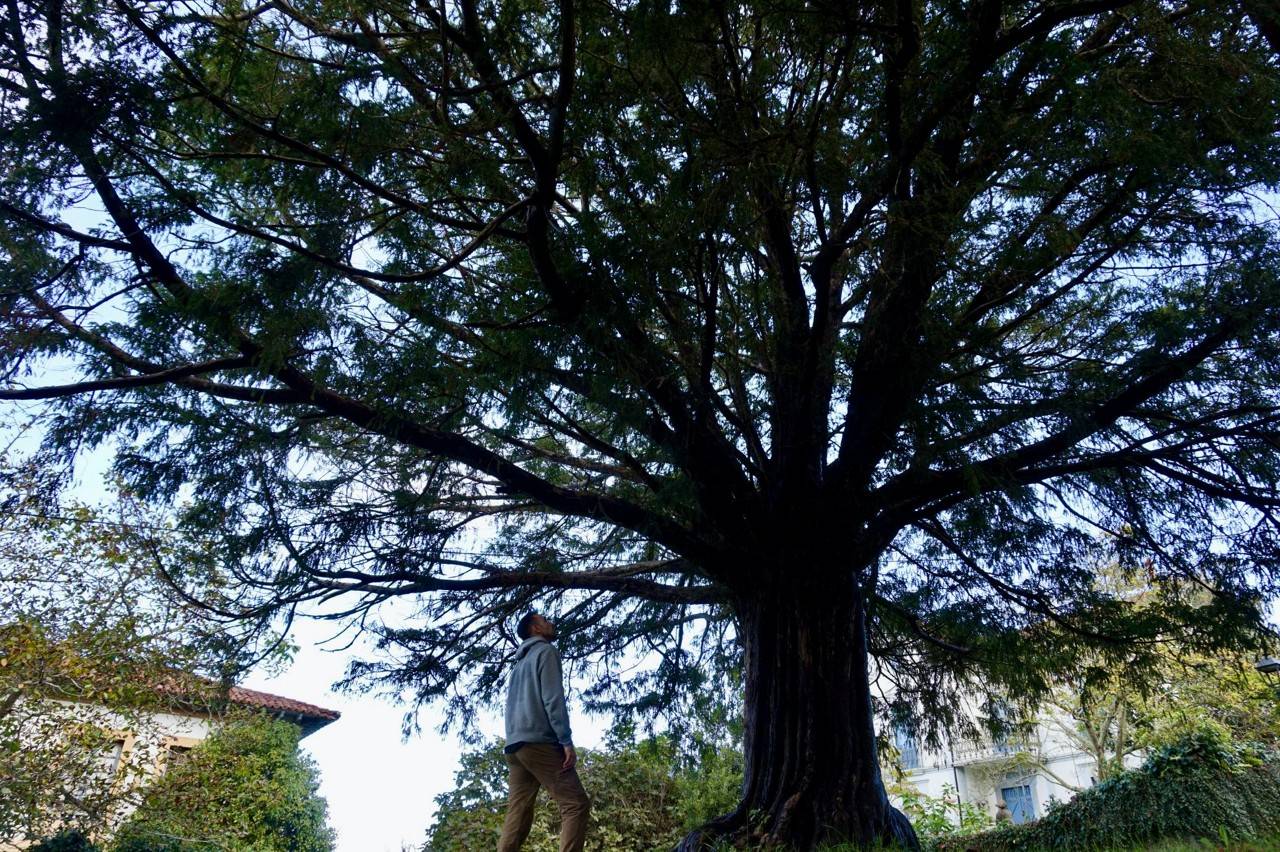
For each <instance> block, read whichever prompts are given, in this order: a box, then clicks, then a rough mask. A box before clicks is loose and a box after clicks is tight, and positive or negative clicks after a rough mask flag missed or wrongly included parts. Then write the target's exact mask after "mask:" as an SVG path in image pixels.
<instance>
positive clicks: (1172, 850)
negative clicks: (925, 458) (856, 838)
mask: <svg viewBox="0 0 1280 852" xmlns="http://www.w3.org/2000/svg"><path fill="white" fill-rule="evenodd" d="M819 852H861V850H858V849H857V848H856V847H853V846H848V845H844V844H841V845H838V846H824V847H823V848H822V849H821V850H819ZM1058 852H1062V850H1059V851H1058ZM1106 852H1280V837H1273V838H1271V839H1269V840H1250V841H1235V840H1232V841H1227V842H1226V843H1223V842H1222V841H1220V840H1162V841H1161V842H1159V843H1156V844H1153V845H1150V846H1125V847H1115V848H1113V849H1108V850H1106Z"/></svg>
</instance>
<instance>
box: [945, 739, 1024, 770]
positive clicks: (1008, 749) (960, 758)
mask: <svg viewBox="0 0 1280 852" xmlns="http://www.w3.org/2000/svg"><path fill="white" fill-rule="evenodd" d="M1019 753H1025V754H1031V755H1038V754H1039V753H1040V744H1039V743H1038V742H1036V741H1035V740H1033V739H1031V738H1029V737H1014V736H1011V737H1003V738H998V739H983V740H979V741H977V742H964V743H958V744H957V745H956V746H955V750H954V752H953V754H954V755H955V765H956V766H966V765H970V764H974V763H995V762H996V761H1000V760H1008V759H1009V758H1011V757H1013V756H1014V755H1016V754H1019Z"/></svg>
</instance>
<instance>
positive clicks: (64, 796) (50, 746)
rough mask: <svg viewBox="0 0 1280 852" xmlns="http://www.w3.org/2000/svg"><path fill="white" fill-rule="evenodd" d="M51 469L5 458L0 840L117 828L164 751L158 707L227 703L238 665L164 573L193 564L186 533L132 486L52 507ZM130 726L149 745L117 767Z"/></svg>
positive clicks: (1, 472)
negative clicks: (183, 561)
mask: <svg viewBox="0 0 1280 852" xmlns="http://www.w3.org/2000/svg"><path fill="white" fill-rule="evenodd" d="M47 480H48V471H42V470H39V469H37V468H33V467H29V466H20V467H15V466H12V465H10V464H9V462H8V459H7V458H4V459H0V504H2V506H3V511H0V779H3V782H2V783H3V786H4V794H3V795H0V838H5V839H15V840H24V841H28V842H29V841H31V840H34V839H35V838H39V837H42V836H45V835H48V834H49V833H51V832H53V831H55V830H59V829H63V828H67V827H72V828H75V829H78V830H82V831H83V832H85V833H86V834H91V835H95V836H96V835H98V834H99V833H101V832H104V831H109V829H110V828H111V826H112V825H113V824H114V823H115V822H116V820H117V819H118V817H119V815H120V814H121V813H122V811H123V810H126V809H127V808H128V807H129V806H130V805H132V804H134V803H136V802H137V799H138V796H139V790H140V786H141V785H142V784H143V783H144V782H145V780H146V775H147V771H148V769H149V767H150V766H151V765H152V764H154V762H155V760H156V758H157V756H158V755H157V754H156V753H155V749H156V748H158V737H149V736H147V734H149V733H150V732H152V730H151V729H152V727H153V724H152V719H151V714H152V713H153V712H154V711H156V710H159V709H166V708H167V707H170V706H171V705H172V702H173V700H174V699H175V697H178V696H179V695H180V696H181V698H182V699H183V700H184V701H186V702H188V703H189V705H190V706H200V705H204V706H210V705H211V704H215V703H217V702H218V698H219V692H218V689H217V684H216V681H215V680H214V679H212V678H214V677H216V676H217V675H221V674H226V673H230V672H232V671H234V670H235V665H234V659H233V657H234V652H235V650H236V648H235V644H234V643H233V642H230V641H228V634H226V633H224V632H222V631H220V630H218V629H217V626H216V625H210V624H209V623H208V622H207V620H205V619H204V617H203V615H202V613H200V612H199V611H196V610H193V609H192V608H190V607H189V606H188V605H187V604H186V603H185V602H183V601H181V600H180V599H179V598H178V597H177V596H175V595H174V594H173V593H172V589H171V588H170V587H169V586H168V585H167V584H166V583H165V581H164V579H163V577H162V576H161V575H160V573H159V571H158V566H159V567H163V566H165V565H166V564H169V563H171V562H172V561H174V560H176V559H177V558H178V556H177V554H179V553H182V554H184V556H186V555H190V556H192V557H193V559H192V561H193V562H194V561H196V560H195V558H194V555H195V550H194V549H192V548H190V547H189V542H188V541H187V540H186V539H184V537H183V536H182V535H181V534H180V533H178V532H177V531H175V530H173V529H172V528H171V527H170V526H169V525H167V524H166V523H165V522H164V519H163V517H162V516H161V515H160V513H158V512H155V511H152V510H149V509H147V508H146V507H144V506H141V505H139V504H138V503H137V502H136V501H133V500H131V499H129V498H128V497H127V496H125V495H121V496H119V497H118V498H117V499H116V500H115V501H113V502H112V503H110V504H108V506H107V507H104V508H98V507H90V506H85V505H74V504H72V505H62V506H57V505H51V496H52V495H51V490H52V489H51V488H50V486H49V483H48V481H47ZM228 663H231V665H230V666H228V665H227V664H228ZM196 673H203V674H205V675H207V676H210V678H209V679H200V678H197V677H196V676H195V675H196ZM121 732H132V733H134V734H137V735H139V737H138V739H139V741H140V743H141V744H140V745H139V746H138V747H137V748H134V749H133V750H132V751H131V752H130V754H129V755H128V759H122V760H121V761H120V762H119V763H118V764H117V765H115V766H114V767H112V766H111V764H112V763H114V762H115V759H114V758H113V757H112V754H113V751H114V748H115V745H114V744H115V742H116V740H117V739H118V737H119V735H120V734H121ZM120 756H121V758H124V757H125V755H124V753H123V751H122V752H121V754H120Z"/></svg>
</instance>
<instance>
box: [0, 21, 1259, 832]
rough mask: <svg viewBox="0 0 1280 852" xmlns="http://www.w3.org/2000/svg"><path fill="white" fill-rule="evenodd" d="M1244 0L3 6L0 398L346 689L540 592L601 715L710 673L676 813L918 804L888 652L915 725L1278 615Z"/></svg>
mask: <svg viewBox="0 0 1280 852" xmlns="http://www.w3.org/2000/svg"><path fill="white" fill-rule="evenodd" d="M1272 5H1273V4H1271V3H1265V2H1257V3H1240V4H1237V3H1234V2H1228V3H1207V2H1199V0H1193V2H1191V3H1188V4H1183V3H1173V2H1115V0H1061V1H1059V0H1046V2H999V0H973V2H968V3H960V2H952V3H932V2H931V3H922V2H897V3H893V2H886V3H876V4H862V5H848V4H844V5H840V4H828V3H826V2H824V1H823V0H813V1H812V2H781V3H759V2H754V0H748V2H743V3H739V4H732V5H726V4H723V3H681V4H674V5H673V4H663V3H655V2H650V0H638V2H634V3H621V4H609V3H592V2H586V3H582V2H578V0H560V2H558V3H556V4H547V5H543V4H525V3H521V2H516V1H515V0H494V1H493V2H481V0H455V2H447V3H441V4H434V3H429V2H403V0H380V2H377V3H365V2H363V1H362V0H352V2H349V3H344V4H333V3H328V2H322V0H269V2H265V3H262V4H258V5H249V4H243V3H240V2H237V0H225V2H221V3H199V2H179V0H160V2H150V3H145V4H144V3H137V2H132V0H108V2H104V3H87V2H82V0H71V2H67V0H7V3H6V4H5V5H4V7H3V9H4V11H3V13H2V14H3V26H0V31H2V32H3V36H2V39H3V43H2V44H0V66H2V67H3V73H0V98H2V101H0V103H2V104H3V107H2V109H3V119H2V124H3V127H4V130H3V131H2V135H0V140H2V141H0V152H2V153H0V158H2V160H0V162H2V163H3V170H2V172H0V174H2V177H0V215H3V217H4V218H5V220H6V222H7V230H6V231H4V232H3V234H0V247H2V248H0V250H2V251H3V252H4V254H5V256H6V259H7V263H6V265H5V268H4V269H3V270H2V271H0V275H2V276H3V291H4V294H5V295H4V298H5V313H4V317H5V319H4V330H3V335H4V336H3V341H4V343H3V353H4V359H5V360H4V365H5V371H6V372H5V376H6V378H7V379H8V384H7V389H6V390H5V391H4V392H3V396H4V397H5V398H8V399H11V400H49V401H50V402H49V404H48V406H47V407H45V408H43V409H42V410H43V412H44V415H43V416H44V417H45V426H46V429H47V432H46V434H47V436H48V439H47V443H46V447H47V450H48V452H50V453H55V454H56V453H61V454H63V455H67V454H71V453H73V452H74V451H76V450H77V449H79V448H81V447H84V446H93V445H96V444H99V443H102V442H108V441H114V442H115V446H116V448H117V449H116V467H117V470H118V471H119V472H120V474H122V475H124V476H126V477H127V478H128V479H129V481H130V482H131V483H132V485H133V487H134V488H136V489H137V490H138V492H139V493H141V494H145V495H147V496H148V497H150V498H153V499H157V500H164V499H176V498H189V504H188V508H187V510H186V513H185V516H186V523H187V524H188V525H189V526H190V527H192V528H193V529H195V530H203V531H206V532H207V533H209V534H218V535H220V536H223V537H224V538H225V543H224V545H223V546H224V549H225V553H226V557H227V560H228V564H229V565H230V566H231V570H233V571H234V579H233V582H231V583H230V584H228V585H227V586H225V589H226V598H227V599H225V600H221V601H219V602H218V603H217V606H219V607H220V609H221V610H222V611H223V612H225V613H226V614H227V615H228V616H235V615H252V616H255V617H262V616H263V615H264V614H270V613H273V612H277V613H280V614H281V616H282V617H285V618H287V617H289V616H290V615H291V614H292V613H293V611H294V610H295V609H296V608H298V607H299V606H304V605H305V606H312V607H314V606H323V607H324V608H325V609H324V611H325V612H326V614H328V615H330V616H332V617H335V618H339V619H346V620H348V621H349V622H350V623H352V624H359V625H361V626H364V627H366V628H367V629H370V630H374V631H376V632H377V633H378V634H379V636H380V641H381V643H382V645H383V651H384V655H383V656H381V657H379V658H378V659H376V660H373V661H370V662H369V663H367V664H366V665H365V666H363V667H360V668H358V669H357V670H356V671H353V673H352V674H353V679H354V680H357V681H360V682H366V683H367V682H371V680H372V681H378V680H381V681H383V682H385V683H386V684H388V685H390V687H391V688H393V689H407V690H409V691H410V692H412V694H414V695H415V696H416V697H418V698H419V699H423V700H429V699H435V698H444V699H446V700H447V701H449V702H450V706H452V707H453V708H454V709H455V710H457V711H459V712H462V713H464V714H465V713H466V712H467V710H468V708H469V707H470V706H472V704H473V702H474V701H476V700H481V701H483V700H484V699H485V698H486V697H488V696H492V695H493V694H494V692H495V690H497V689H499V688H500V684H501V672H502V666H503V660H504V655H505V654H506V653H507V650H508V648H509V647H510V646H509V643H508V641H507V638H508V637H507V636H506V635H504V633H503V631H502V630H501V629H498V625H501V624H503V623H504V619H506V618H507V617H508V616H510V615H512V614H515V613H518V612H520V611H521V610H523V609H524V608H526V607H528V606H531V605H535V604H536V605H538V606H541V607H545V608H548V609H550V610H554V611H556V612H557V613H559V614H560V615H561V616H562V621H563V622H564V623H565V626H567V627H570V628H574V635H573V636H572V637H571V639H570V641H569V647H568V648H567V649H566V650H567V651H568V652H569V653H570V654H571V655H572V656H575V657H579V658H583V659H589V658H594V659H598V660H603V661H604V662H605V665H603V666H602V667H601V668H598V669H597V670H596V673H597V675H598V678H597V681H598V688H597V689H594V690H593V691H592V692H591V693H589V697H590V698H591V699H592V700H593V701H597V702H599V703H610V702H613V703H615V704H617V705H618V706H622V705H623V704H626V705H628V706H630V707H631V708H632V709H633V710H636V711H639V712H651V711H654V710H655V709H661V708H667V709H671V708H672V707H677V706H678V703H673V702H677V701H678V698H677V696H679V695H680V694H681V693H680V690H681V688H682V687H685V686H689V685H690V684H691V683H696V681H697V679H698V678H699V677H703V676H704V674H703V672H705V671H707V670H708V668H707V667H708V666H712V668H713V670H714V666H721V667H722V668H721V670H723V667H726V666H727V667H733V666H735V665H736V666H740V671H741V673H742V684H743V694H744V699H745V705H744V706H745V719H746V734H745V753H746V761H747V765H746V782H745V786H744V792H743V799H742V803H741V806H740V807H739V809H738V810H737V811H735V812H734V813H733V814H730V815H727V816H726V817H725V818H724V819H722V820H720V821H718V822H716V823H714V824H712V825H709V826H707V827H706V828H705V829H704V830H703V831H701V832H698V833H695V835H693V836H691V837H690V838H689V839H688V840H687V841H686V842H685V846H686V848H695V847H696V846H697V844H699V843H701V842H702V841H703V840H706V839H710V838H714V837H717V836H722V835H728V836H733V837H738V838H746V837H752V838H755V839H763V840H770V841H775V842H779V843H783V844H789V845H792V846H795V847H798V848H802V849H803V848H810V847H811V846H812V845H813V844H815V843H816V842H818V841H820V840H822V839H826V838H848V839H851V840H853V841H855V842H860V843H866V842H871V841H873V840H876V839H880V838H897V839H899V840H902V841H904V842H906V843H908V844H911V843H914V840H913V838H912V836H911V831H910V828H909V826H907V824H906V821H905V820H904V819H903V818H902V817H901V815H900V814H898V813H897V812H896V811H894V810H893V809H892V808H891V807H890V805H889V803H888V800H887V798H886V796H885V794H884V789H883V785H882V783H881V779H880V775H879V770H878V767H877V761H876V754H875V742H874V719H873V717H874V713H875V707H876V701H875V700H873V694H872V689H871V683H872V681H873V679H874V678H875V676H876V675H877V674H878V673H879V674H881V675H883V678H884V679H888V680H891V681H892V682H893V684H894V686H893V691H892V702H893V706H892V707H891V708H890V709H891V710H892V711H893V712H894V713H901V712H903V708H907V707H910V708H912V709H913V710H914V711H915V713H916V714H917V716H918V717H921V718H925V719H927V720H928V721H929V723H930V724H931V725H933V726H934V727H937V726H939V725H943V724H945V723H946V722H948V720H949V719H950V718H951V715H952V712H951V709H950V708H951V707H952V706H953V705H952V704H951V703H950V701H949V698H948V696H953V695H954V694H955V692H956V690H958V689H962V688H967V689H973V688H975V687H977V688H980V687H981V685H982V684H984V683H999V684H1001V685H1002V687H1003V688H1005V689H1006V690H1007V691H1010V692H1012V693H1014V694H1031V693H1035V692H1037V691H1043V690H1044V688H1045V683H1046V677H1047V673H1048V672H1051V671H1053V670H1056V669H1061V668H1064V667H1070V666H1071V665H1073V664H1075V662H1076V661H1077V660H1079V659H1081V657H1080V654H1082V653H1083V649H1094V650H1095V651H1096V650H1098V649H1102V650H1103V651H1105V650H1106V649H1107V648H1116V647H1119V646H1126V647H1127V648H1128V649H1129V651H1128V652H1130V653H1132V650H1133V649H1134V648H1137V649H1141V648H1142V647H1144V644H1151V643H1157V642H1159V641H1161V640H1162V639H1163V638H1165V637H1167V636H1168V635H1169V634H1171V633H1174V632H1177V633H1180V634H1183V640H1184V641H1188V642H1190V643H1192V644H1193V645H1197V644H1198V645H1203V646H1206V647H1208V646H1218V645H1226V644H1240V643H1243V642H1247V641H1257V638H1258V636H1259V632H1260V631H1261V630H1262V626H1261V620H1260V616H1259V606H1258V604H1259V601H1260V599H1261V598H1262V597H1264V596H1266V595H1269V594H1270V593H1271V592H1272V591H1273V590H1274V587H1275V579H1276V576H1275V566H1276V564H1277V561H1276V556H1277V553H1276V544H1275V542H1276V535H1275V534H1276V518H1275V514H1274V512H1275V509H1276V505H1277V500H1278V497H1277V487H1276V470H1277V431H1276V426H1277V414H1278V405H1280V400H1278V399H1277V396H1278V394H1277V388H1278V387H1280V383H1278V381H1277V379H1278V378H1280V376H1278V374H1277V367H1278V365H1280V359H1278V357H1277V349H1276V344H1275V333H1276V331H1277V326H1278V325H1280V298H1278V295H1277V292H1278V291H1277V284H1276V275H1275V273H1276V257H1277V244H1276V228H1275V225H1274V221H1273V218H1272V217H1271V215H1270V208H1269V207H1268V206H1267V205H1268V199H1269V196H1268V195H1267V193H1268V192H1269V191H1270V190H1271V189H1272V188H1273V187H1274V185H1275V183H1276V181H1277V174H1278V172H1277V168H1278V166H1280V147H1278V146H1277V142H1276V133H1275V131H1276V116H1277V109H1276V106H1277V103H1276V102H1277V95H1278V94H1280V88H1278V86H1280V75H1278V74H1277V66H1276V61H1277V59H1276V56H1277V54H1276V48H1277V46H1278V43H1277V40H1276V38H1275V36H1276V33H1277V32H1280V28H1278V27H1277V16H1276V15H1275V14H1274V9H1272ZM33 373H34V374H35V375H34V377H33ZM476 536H480V537H481V538H482V539H483V541H484V542H485V543H484V544H483V545H478V544H475V543H474V542H476V541H477V540H478V539H477V538H476ZM477 550H478V552H472V551H477ZM1099 550H1105V551H1109V553H1108V554H1107V556H1106V559H1107V560H1114V559H1118V560H1119V561H1120V564H1121V565H1122V566H1130V567H1134V566H1142V565H1144V564H1147V560H1149V565H1150V568H1149V570H1150V571H1151V572H1153V574H1155V575H1158V576H1159V577H1161V578H1167V579H1169V580H1170V581H1172V580H1174V579H1177V580H1180V581H1181V582H1183V583H1187V584H1189V585H1194V586H1197V587H1200V588H1203V589H1207V590H1209V591H1210V592H1212V598H1211V603H1209V604H1207V605H1203V606H1196V605H1193V598H1192V596H1188V597H1187V598H1186V600H1183V601H1179V600H1178V599H1177V598H1176V596H1175V597H1174V599H1173V600H1172V601H1171V602H1170V603H1169V604H1167V605H1166V606H1163V607H1159V608H1155V609H1144V610H1142V611H1141V612H1139V611H1136V610H1135V609H1134V608H1133V607H1131V606H1130V605H1128V603H1127V602H1126V601H1125V600H1124V599H1123V598H1122V597H1116V596H1114V595H1108V594H1107V593H1105V592H1104V591H1102V590H1100V589H1099V588H1098V586H1097V584H1096V583H1094V582H1093V571H1092V569H1091V568H1090V566H1091V565H1096V564H1102V563H1103V557H1102V556H1100V555H1099V554H1098V551H1099ZM1143 570H1148V569H1143ZM174 580H175V581H177V582H181V581H182V580H183V578H182V577H180V576H178V577H175V578H174ZM406 597H408V598H410V599H411V600H412V601H414V602H415V603H416V605H417V609H415V610H413V611H412V613H410V614H406V612H407V610H406V608H404V607H401V608H398V609H396V610H394V613H393V616H387V617H385V618H381V619H379V618H378V612H380V611H382V610H380V609H379V607H380V605H381V603H382V602H384V601H386V600H388V599H392V598H398V599H403V598H406ZM1056 637H1069V641H1067V640H1065V639H1059V638H1056ZM734 640H737V641H736V642H735V641H734ZM637 643H638V644H637ZM629 646H634V647H638V648H639V649H640V650H641V651H642V652H647V651H650V650H655V651H657V652H659V658H658V659H660V662H659V663H658V664H657V665H656V667H653V668H652V669H651V670H649V671H648V674H646V675H643V676H640V677H628V676H627V675H626V674H625V671H624V669H622V668H621V667H620V666H619V665H618V663H619V661H620V659H621V658H620V656H619V655H620V654H623V653H625V649H626V648H628V647H629ZM738 648H740V654H739V653H738V651H737V649H738ZM713 664H714V665H713Z"/></svg>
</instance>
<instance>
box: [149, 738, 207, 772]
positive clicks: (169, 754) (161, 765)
mask: <svg viewBox="0 0 1280 852" xmlns="http://www.w3.org/2000/svg"><path fill="white" fill-rule="evenodd" d="M199 744H200V741H199V740H197V739H192V738H191V737H165V741H164V748H163V749H161V750H160V754H159V756H158V758H157V759H156V771H157V772H168V771H169V770H171V769H176V768H177V767H179V766H181V765H182V764H183V763H185V762H186V761H188V760H190V759H191V750H192V749H193V748H195V747H196V746H198V745H199Z"/></svg>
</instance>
